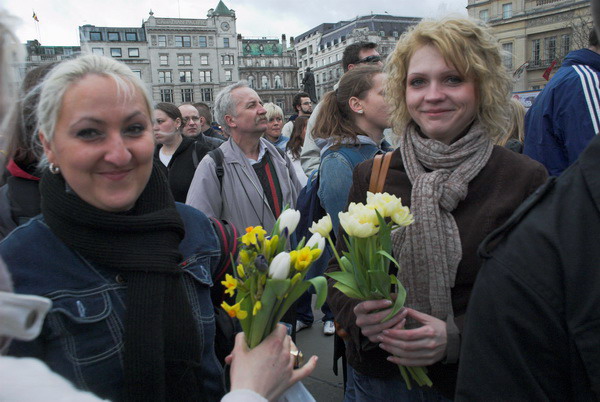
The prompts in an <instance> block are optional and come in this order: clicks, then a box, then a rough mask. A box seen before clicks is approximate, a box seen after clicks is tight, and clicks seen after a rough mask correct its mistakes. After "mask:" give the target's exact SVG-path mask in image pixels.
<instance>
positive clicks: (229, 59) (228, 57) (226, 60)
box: [221, 54, 233, 66]
mask: <svg viewBox="0 0 600 402" xmlns="http://www.w3.org/2000/svg"><path fill="white" fill-rule="evenodd" d="M221 64H222V65H224V66H230V65H232V64H233V55H232V54H224V55H222V56H221Z"/></svg>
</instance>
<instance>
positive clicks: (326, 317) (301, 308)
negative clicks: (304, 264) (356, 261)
mask: <svg viewBox="0 0 600 402" xmlns="http://www.w3.org/2000/svg"><path fill="white" fill-rule="evenodd" d="M332 255H333V253H332V252H331V248H330V247H329V245H327V247H325V250H324V251H323V255H321V257H320V258H319V259H318V260H317V261H316V262H315V263H314V264H313V265H311V266H310V268H309V271H308V273H307V274H306V278H305V279H311V278H314V277H316V276H320V275H323V272H325V269H326V268H327V264H328V263H329V260H330V259H331V256H332ZM313 294H314V289H313V288H312V287H311V288H310V289H309V290H308V291H306V292H304V294H303V295H302V296H300V298H299V299H298V302H297V303H298V304H297V305H296V319H297V320H300V321H302V322H303V323H305V324H312V323H313V322H314V321H315V317H314V316H313V312H312V307H311V302H312V295H313ZM321 311H322V312H323V322H325V321H333V312H332V311H331V309H330V308H329V305H328V304H327V302H325V304H323V307H321Z"/></svg>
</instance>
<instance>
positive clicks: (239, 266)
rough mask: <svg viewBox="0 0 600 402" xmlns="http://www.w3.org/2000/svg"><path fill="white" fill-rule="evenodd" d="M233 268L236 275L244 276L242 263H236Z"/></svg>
mask: <svg viewBox="0 0 600 402" xmlns="http://www.w3.org/2000/svg"><path fill="white" fill-rule="evenodd" d="M235 268H236V270H237V274H238V277H240V278H244V277H245V276H246V273H245V272H244V266H243V265H242V264H238V265H237V267H235Z"/></svg>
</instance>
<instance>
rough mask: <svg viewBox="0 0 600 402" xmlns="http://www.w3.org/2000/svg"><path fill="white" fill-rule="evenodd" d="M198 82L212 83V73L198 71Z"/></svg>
mask: <svg viewBox="0 0 600 402" xmlns="http://www.w3.org/2000/svg"><path fill="white" fill-rule="evenodd" d="M198 81H200V82H212V71H210V70H200V71H199V72H198Z"/></svg>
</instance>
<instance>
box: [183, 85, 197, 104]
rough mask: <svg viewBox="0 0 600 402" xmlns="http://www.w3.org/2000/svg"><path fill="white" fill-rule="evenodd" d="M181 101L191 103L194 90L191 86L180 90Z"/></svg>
mask: <svg viewBox="0 0 600 402" xmlns="http://www.w3.org/2000/svg"><path fill="white" fill-rule="evenodd" d="M181 101H182V102H190V103H192V102H193V101H194V90H193V89H191V88H183V89H182V90H181Z"/></svg>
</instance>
